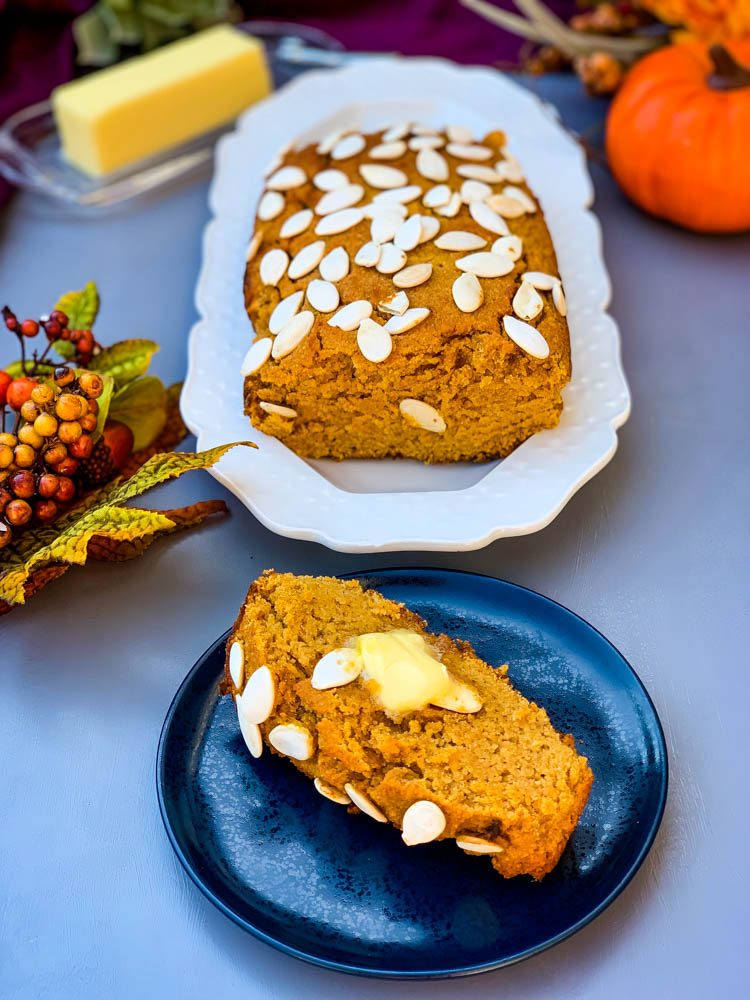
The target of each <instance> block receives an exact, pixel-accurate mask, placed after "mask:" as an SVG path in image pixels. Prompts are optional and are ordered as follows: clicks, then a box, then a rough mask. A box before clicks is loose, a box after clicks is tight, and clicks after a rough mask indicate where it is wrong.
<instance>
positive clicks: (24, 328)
mask: <svg viewBox="0 0 750 1000" xmlns="http://www.w3.org/2000/svg"><path fill="white" fill-rule="evenodd" d="M21 333H22V334H23V335H24V337H36V335H37V334H38V333H39V324H38V323H37V321H36V320H35V319H25V320H24V321H23V323H21Z"/></svg>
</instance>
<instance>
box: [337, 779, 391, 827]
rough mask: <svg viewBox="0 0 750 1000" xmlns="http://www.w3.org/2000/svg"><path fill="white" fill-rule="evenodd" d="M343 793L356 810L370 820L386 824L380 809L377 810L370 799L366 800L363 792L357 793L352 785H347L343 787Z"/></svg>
mask: <svg viewBox="0 0 750 1000" xmlns="http://www.w3.org/2000/svg"><path fill="white" fill-rule="evenodd" d="M344 791H345V792H346V794H347V795H348V796H349V798H350V799H351V800H352V802H353V803H354V805H355V806H356V807H357V808H358V809H361V810H362V812H363V813H364V814H365V815H366V816H369V817H370V819H375V820H377V821H378V823H387V822H388V817H387V816H386V815H384V813H382V812H381V811H380V809H378V807H377V806H376V805H375V803H374V802H373V801H372V800H371V799H370V798H368V796H367V795H365V793H364V792H358V791H357V789H356V788H355V787H354V785H352V784H349V783H347V784H346V785H344Z"/></svg>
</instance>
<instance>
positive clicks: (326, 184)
mask: <svg viewBox="0 0 750 1000" xmlns="http://www.w3.org/2000/svg"><path fill="white" fill-rule="evenodd" d="M349 183H351V182H350V180H349V178H348V177H347V176H346V174H345V173H344V171H343V170H334V169H333V168H330V169H329V170H321V171H320V173H317V174H316V175H315V176H314V177H313V184H314V185H315V187H316V188H317V189H318V190H319V191H336V190H337V189H338V188H342V187H346V185H347V184H349Z"/></svg>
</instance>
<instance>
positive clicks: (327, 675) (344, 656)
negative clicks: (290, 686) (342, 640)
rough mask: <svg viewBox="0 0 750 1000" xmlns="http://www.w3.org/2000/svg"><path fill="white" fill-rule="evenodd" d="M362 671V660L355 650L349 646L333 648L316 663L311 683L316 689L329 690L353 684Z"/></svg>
mask: <svg viewBox="0 0 750 1000" xmlns="http://www.w3.org/2000/svg"><path fill="white" fill-rule="evenodd" d="M361 672H362V662H361V660H360V659H359V657H358V656H357V654H356V651H355V650H353V649H349V648H348V647H343V648H342V649H332V650H331V652H330V653H326V654H325V656H322V657H321V658H320V659H319V660H318V662H317V663H316V664H315V668H314V670H313V672H312V677H311V678H310V684H311V685H312V686H313V687H314V688H315V690H316V691H328V690H329V688H336V687H343V685H344V684H351V682H352V681H355V680H356V679H357V678H358V677H359V675H360V674H361Z"/></svg>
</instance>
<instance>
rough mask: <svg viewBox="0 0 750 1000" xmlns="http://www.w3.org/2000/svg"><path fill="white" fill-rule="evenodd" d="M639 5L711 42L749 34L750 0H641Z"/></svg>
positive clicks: (693, 35) (666, 21)
mask: <svg viewBox="0 0 750 1000" xmlns="http://www.w3.org/2000/svg"><path fill="white" fill-rule="evenodd" d="M639 6H640V7H642V8H643V9H644V10H647V11H648V12H649V13H650V14H653V15H654V17H657V18H658V19H659V20H660V21H663V22H664V23H665V24H669V25H672V26H674V27H679V28H683V29H684V34H685V35H687V36H690V37H692V38H693V39H697V40H699V41H702V42H707V43H708V44H709V45H711V44H713V43H714V42H723V41H726V40H727V39H733V38H750V0H639ZM680 40H682V38H680Z"/></svg>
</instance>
